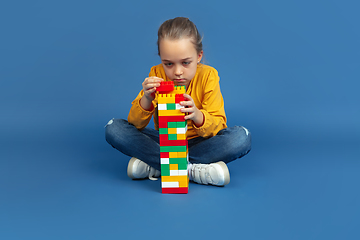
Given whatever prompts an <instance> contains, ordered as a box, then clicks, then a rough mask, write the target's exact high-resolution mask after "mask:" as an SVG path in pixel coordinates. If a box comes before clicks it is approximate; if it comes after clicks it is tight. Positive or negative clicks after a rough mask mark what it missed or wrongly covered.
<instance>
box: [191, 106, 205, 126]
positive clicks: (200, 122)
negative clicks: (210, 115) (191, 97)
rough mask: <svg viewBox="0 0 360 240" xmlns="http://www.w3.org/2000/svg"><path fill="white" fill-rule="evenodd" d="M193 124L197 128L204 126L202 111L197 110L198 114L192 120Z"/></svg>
mask: <svg viewBox="0 0 360 240" xmlns="http://www.w3.org/2000/svg"><path fill="white" fill-rule="evenodd" d="M193 122H194V124H195V126H196V127H197V128H199V127H201V126H202V125H204V122H205V116H204V114H203V112H202V111H200V110H198V114H197V115H196V118H195V119H194V120H193Z"/></svg>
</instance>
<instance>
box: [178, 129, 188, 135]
mask: <svg viewBox="0 0 360 240" xmlns="http://www.w3.org/2000/svg"><path fill="white" fill-rule="evenodd" d="M185 133H186V128H177V129H176V134H185Z"/></svg>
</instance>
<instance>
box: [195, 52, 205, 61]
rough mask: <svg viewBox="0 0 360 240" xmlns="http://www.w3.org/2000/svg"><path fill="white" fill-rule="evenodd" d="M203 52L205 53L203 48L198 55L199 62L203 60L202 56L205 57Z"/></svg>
mask: <svg viewBox="0 0 360 240" xmlns="http://www.w3.org/2000/svg"><path fill="white" fill-rule="evenodd" d="M203 54H204V51H203V50H201V52H200V53H199V55H198V59H197V63H200V61H201V59H202V57H203Z"/></svg>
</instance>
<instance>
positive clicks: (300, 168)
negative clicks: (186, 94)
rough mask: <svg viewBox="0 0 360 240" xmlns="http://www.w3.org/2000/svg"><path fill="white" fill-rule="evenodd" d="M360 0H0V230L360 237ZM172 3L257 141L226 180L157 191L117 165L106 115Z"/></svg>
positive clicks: (17, 235) (133, 91) (234, 119)
mask: <svg viewBox="0 0 360 240" xmlns="http://www.w3.org/2000/svg"><path fill="white" fill-rule="evenodd" d="M358 7H359V3H356V2H355V1H341V2H339V1H332V2H327V3H326V4H325V3H324V2H322V1H302V2H301V3H300V2H299V3H295V2H291V3H290V2H286V1H279V0H276V1H272V2H268V1H253V2H251V3H245V2H242V1H239V2H237V3H234V2H230V1H229V2H227V1H225V2H218V1H207V2H206V4H205V2H203V1H199V2H195V3H194V2H193V1H188V0H185V1H182V2H181V3H179V4H176V3H175V2H171V3H164V2H163V1H158V0H156V1H151V2H150V1H144V2H141V1H140V2H135V1H133V2H130V1H128V2H126V3H123V2H121V1H108V2H106V3H105V2H96V1H80V0H75V1H61V2H58V3H54V2H51V3H50V2H48V1H35V2H34V1H32V2H28V1H17V2H8V3H1V4H0V28H1V29H2V31H1V32H2V33H1V34H2V37H1V38H0V43H1V44H0V53H1V54H0V66H1V67H0V79H1V81H0V106H1V110H2V113H3V114H2V115H1V116H0V133H1V134H0V238H1V239H11V240H12V239H14V240H15V239H16V240H17V239H37V240H39V239H119V238H121V237H124V238H125V237H128V238H130V237H131V238H134V239H144V238H160V239H165V238H168V237H171V238H172V239H183V238H190V239H195V238H198V239H205V238H207V239H220V238H221V239H225V238H231V239H233V238H235V237H236V238H237V239H247V240H251V239H277V240H279V239H286V240H288V239H294V240H295V239H299V240H300V239H301V240H303V239H328V240H330V239H359V237H360V234H359V232H358V230H357V229H358V222H359V220H360V192H359V183H360V177H359V176H360V175H359V169H360V158H359V156H360V126H359V122H360V108H359V103H360V97H359V94H358V92H359V87H360V84H359V79H360V78H359V69H360V61H359V59H360V58H359V57H360V47H359V44H358V43H359V42H360V34H359V31H358V30H357V29H358V26H357V25H358V24H357V23H358V22H359V21H360V19H359V16H358V14H357V10H356V9H358ZM160 9H161V10H160ZM175 16H187V17H189V18H190V19H191V20H193V21H194V22H195V23H196V24H197V26H198V28H199V30H200V32H201V33H203V35H204V52H205V63H206V64H209V65H211V66H214V67H215V68H216V69H217V70H218V71H219V75H220V77H221V81H220V84H221V90H222V93H223V96H224V100H225V110H226V114H227V117H228V125H229V126H233V125H243V126H245V127H247V128H248V129H249V130H250V131H251V133H252V140H253V143H252V150H251V152H250V153H249V154H248V155H247V156H245V157H244V158H241V159H238V160H236V161H234V162H232V163H230V164H229V165H228V167H229V170H230V174H231V182H230V184H229V185H227V186H225V187H214V186H205V185H199V184H195V183H191V184H190V188H189V193H188V194H186V195H163V194H161V188H160V182H159V181H150V180H137V181H134V180H131V179H129V178H128V177H127V175H126V167H127V162H128V160H129V157H127V156H124V155H122V154H121V153H119V152H118V151H116V150H115V149H113V148H111V146H109V145H108V144H107V143H106V141H105V138H104V126H105V124H106V123H107V122H108V121H109V120H110V119H111V118H126V117H127V114H128V111H129V108H130V103H131V101H132V100H133V99H134V98H135V97H136V95H137V93H138V92H139V91H140V90H141V82H142V81H143V79H144V78H145V77H146V76H147V74H148V72H149V71H150V67H151V66H152V65H155V64H158V63H159V58H158V56H157V49H156V32H157V28H158V27H159V25H160V24H161V23H162V22H163V21H165V20H166V19H169V18H173V17H175ZM149 127H153V126H152V123H151V124H150V125H149Z"/></svg>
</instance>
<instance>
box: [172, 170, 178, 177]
mask: <svg viewBox="0 0 360 240" xmlns="http://www.w3.org/2000/svg"><path fill="white" fill-rule="evenodd" d="M170 176H179V170H170Z"/></svg>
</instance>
